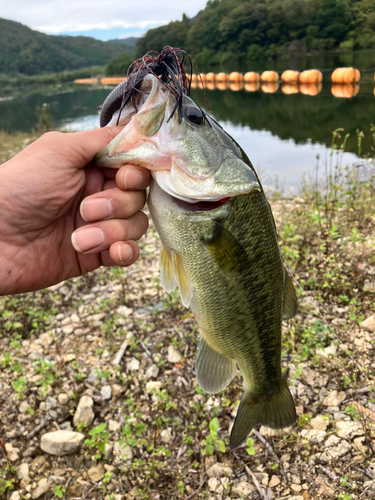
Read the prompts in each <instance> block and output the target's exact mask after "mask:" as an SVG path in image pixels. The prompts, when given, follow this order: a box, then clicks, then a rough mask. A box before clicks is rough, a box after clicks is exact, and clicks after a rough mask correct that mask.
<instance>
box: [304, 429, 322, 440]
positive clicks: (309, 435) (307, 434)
mask: <svg viewBox="0 0 375 500" xmlns="http://www.w3.org/2000/svg"><path fill="white" fill-rule="evenodd" d="M326 435H327V433H326V431H320V430H315V429H303V430H302V431H301V436H302V437H303V438H304V439H307V441H313V440H314V441H315V440H316V441H317V442H318V443H322V442H323V441H324V439H325V437H326Z"/></svg>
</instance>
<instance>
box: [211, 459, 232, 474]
mask: <svg viewBox="0 0 375 500" xmlns="http://www.w3.org/2000/svg"><path fill="white" fill-rule="evenodd" d="M232 472H233V471H232V469H231V468H230V467H225V466H224V465H223V464H221V463H220V462H217V463H216V464H214V465H212V466H211V467H210V468H209V469H208V470H207V476H208V477H225V476H230V475H231V474H232Z"/></svg>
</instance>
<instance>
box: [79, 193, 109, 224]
mask: <svg viewBox="0 0 375 500" xmlns="http://www.w3.org/2000/svg"><path fill="white" fill-rule="evenodd" d="M80 212H81V216H82V219H83V220H85V221H86V222H91V221H95V220H100V219H106V218H107V217H110V216H111V215H112V214H113V205H112V202H111V200H109V199H108V198H94V199H92V200H83V202H82V203H81V209H80Z"/></svg>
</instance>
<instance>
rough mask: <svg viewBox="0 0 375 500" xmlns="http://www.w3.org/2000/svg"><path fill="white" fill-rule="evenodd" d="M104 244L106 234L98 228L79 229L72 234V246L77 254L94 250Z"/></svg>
mask: <svg viewBox="0 0 375 500" xmlns="http://www.w3.org/2000/svg"><path fill="white" fill-rule="evenodd" d="M103 243H104V233H103V231H102V230H101V229H99V228H98V227H88V228H84V229H77V231H74V233H73V234H72V244H73V246H74V248H75V249H76V250H77V252H80V253H83V252H88V251H89V250H93V249H94V248H96V247H98V246H100V245H102V244H103Z"/></svg>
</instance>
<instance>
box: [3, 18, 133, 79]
mask: <svg viewBox="0 0 375 500" xmlns="http://www.w3.org/2000/svg"><path fill="white" fill-rule="evenodd" d="M123 51H124V46H123V45H122V44H121V43H112V42H102V41H101V40H96V39H95V38H90V37H85V36H52V35H46V34H44V33H40V32H39V31H34V30H32V29H30V28H28V27H27V26H24V25H23V24H20V23H17V22H14V21H10V20H8V19H2V18H0V73H5V74H14V75H16V74H20V73H21V74H24V75H37V74H40V73H54V72H59V71H64V70H71V69H78V68H83V67H86V66H94V65H100V66H103V65H105V64H107V63H108V62H109V61H110V60H111V59H113V58H114V57H116V56H117V55H118V54H120V53H121V52H123Z"/></svg>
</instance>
